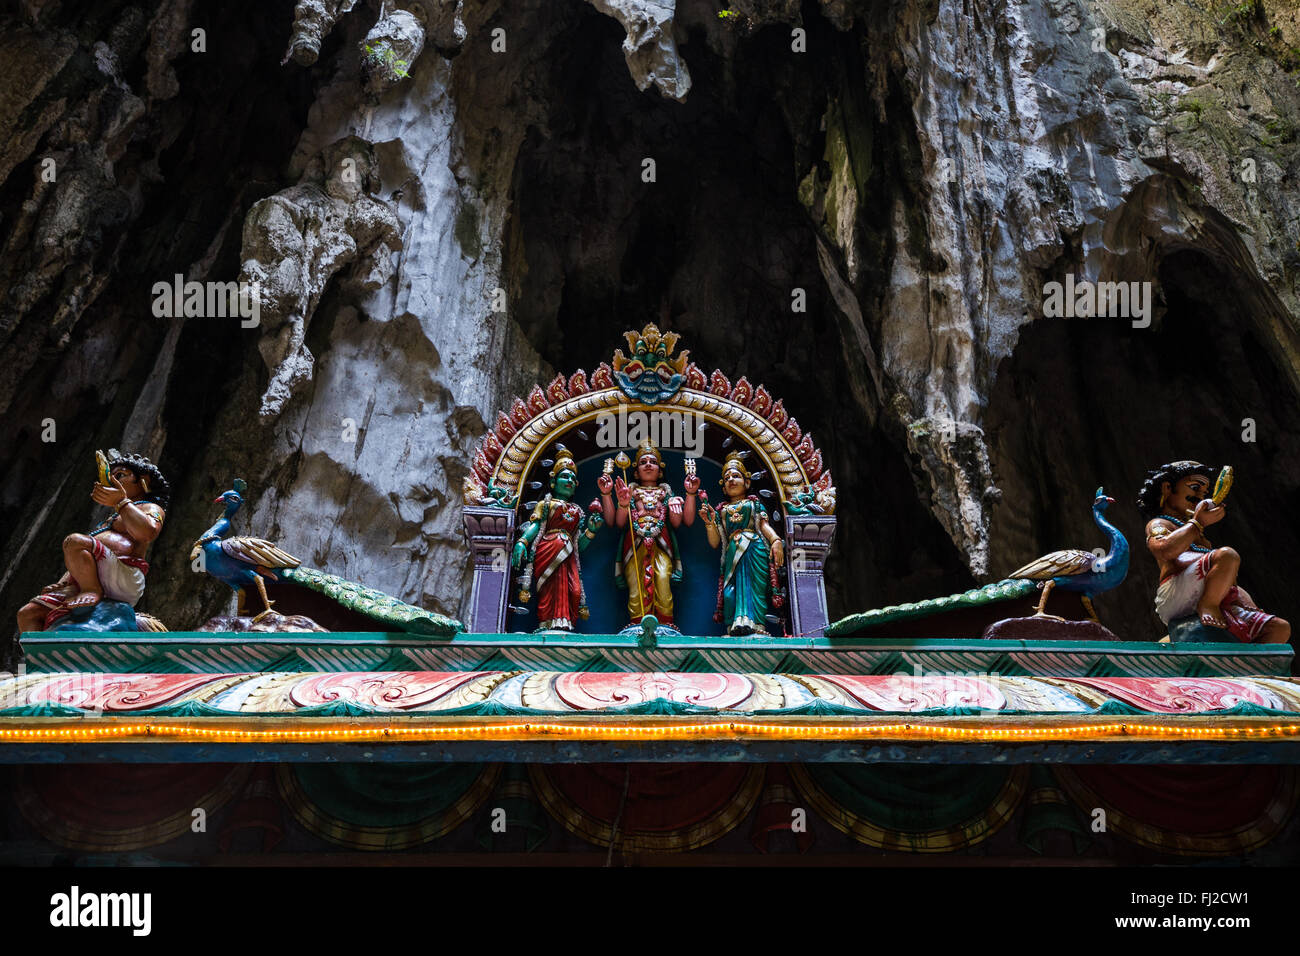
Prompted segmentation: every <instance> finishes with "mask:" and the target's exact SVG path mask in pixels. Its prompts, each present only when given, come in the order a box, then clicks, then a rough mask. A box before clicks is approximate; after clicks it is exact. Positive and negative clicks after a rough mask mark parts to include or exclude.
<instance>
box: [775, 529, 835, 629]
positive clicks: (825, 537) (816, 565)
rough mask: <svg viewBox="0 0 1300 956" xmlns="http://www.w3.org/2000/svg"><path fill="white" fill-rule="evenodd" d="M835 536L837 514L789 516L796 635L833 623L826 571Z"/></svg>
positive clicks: (788, 553)
mask: <svg viewBox="0 0 1300 956" xmlns="http://www.w3.org/2000/svg"><path fill="white" fill-rule="evenodd" d="M834 537H835V517H834V516H833V515H787V516H786V519H785V561H786V568H787V569H788V572H789V581H790V584H789V588H790V597H789V602H790V631H791V633H792V634H803V635H810V634H820V633H821V632H822V631H823V630H825V628H826V625H827V623H829V617H828V614H827V611H826V584H825V582H824V581H823V579H822V573H823V571H824V569H825V567H826V554H827V552H828V551H830V548H831V539H832V538H834Z"/></svg>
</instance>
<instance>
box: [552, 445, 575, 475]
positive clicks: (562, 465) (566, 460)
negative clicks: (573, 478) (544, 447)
mask: <svg viewBox="0 0 1300 956" xmlns="http://www.w3.org/2000/svg"><path fill="white" fill-rule="evenodd" d="M565 469H568V470H569V471H571V472H573V473H574V474H575V475H576V474H577V473H578V465H577V463H576V462H574V460H573V455H572V454H571V453H570V452H569V449H567V448H565V447H564V446H563V445H557V446H556V450H555V464H554V465H552V466H551V471H550V476H551V477H552V478H554V477H555V476H556V475H558V474H559V473H560V472H562V471H564V470H565Z"/></svg>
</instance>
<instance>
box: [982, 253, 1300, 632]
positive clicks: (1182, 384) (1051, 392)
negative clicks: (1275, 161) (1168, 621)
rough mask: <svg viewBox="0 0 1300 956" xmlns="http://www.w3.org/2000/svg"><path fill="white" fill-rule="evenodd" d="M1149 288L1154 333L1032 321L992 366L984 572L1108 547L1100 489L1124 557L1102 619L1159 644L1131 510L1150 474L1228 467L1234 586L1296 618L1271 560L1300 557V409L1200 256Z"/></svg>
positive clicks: (1103, 602) (1231, 279)
mask: <svg viewBox="0 0 1300 956" xmlns="http://www.w3.org/2000/svg"><path fill="white" fill-rule="evenodd" d="M1156 278H1157V279H1158V283H1159V288H1160V289H1161V290H1162V291H1163V294H1164V297H1165V302H1166V305H1167V312H1166V313H1165V315H1164V317H1163V319H1162V320H1161V321H1159V322H1157V323H1154V324H1153V325H1152V326H1151V327H1150V328H1148V329H1137V328H1133V327H1132V324H1131V322H1130V321H1129V320H1127V319H1040V320H1038V321H1036V322H1034V323H1032V324H1031V325H1029V326H1028V327H1026V328H1025V329H1024V330H1022V333H1021V336H1020V341H1019V342H1018V344H1017V346H1016V349H1015V352H1014V354H1013V355H1012V356H1011V357H1010V358H1008V359H1006V360H1004V361H1003V363H1002V365H1001V367H1000V368H999V372H998V378H997V384H996V386H995V388H994V391H993V395H992V397H991V400H990V403H989V412H988V419H987V421H988V429H987V433H988V435H989V451H990V458H991V460H992V462H993V468H994V476H995V478H996V480H997V482H998V485H999V487H1001V488H1002V490H1003V497H1002V501H1001V504H1000V505H999V506H998V508H997V509H996V510H995V512H994V517H993V528H992V538H993V553H994V561H993V569H992V570H993V571H994V573H999V574H1001V573H1006V572H1009V571H1011V570H1012V569H1014V568H1015V567H1017V566H1019V565H1020V564H1023V563H1024V562H1026V561H1028V560H1030V559H1032V558H1033V557H1036V556H1037V555H1039V554H1044V553H1046V552H1048V551H1051V550H1055V549H1057V548H1062V547H1073V548H1084V549H1086V550H1091V549H1092V548H1093V547H1095V546H1097V545H1099V544H1101V543H1103V541H1102V539H1101V538H1100V537H1099V535H1100V532H1099V531H1098V530H1097V529H1096V527H1095V526H1094V525H1093V523H1092V518H1091V511H1090V507H1091V502H1092V492H1093V490H1094V489H1095V488H1096V487H1097V486H1098V485H1101V486H1104V487H1105V489H1106V491H1107V493H1108V494H1110V495H1111V497H1113V498H1115V499H1116V504H1115V506H1114V507H1112V508H1111V509H1110V511H1109V513H1108V515H1107V517H1109V518H1110V519H1111V520H1112V521H1113V522H1114V523H1115V525H1116V526H1117V527H1118V528H1119V529H1120V530H1121V531H1122V532H1123V533H1124V534H1125V536H1126V537H1127V538H1128V540H1129V544H1130V546H1131V548H1132V549H1133V554H1132V564H1131V566H1130V569H1129V575H1128V578H1127V580H1126V581H1125V582H1124V583H1123V584H1121V585H1120V586H1119V587H1118V588H1117V589H1115V590H1114V591H1112V592H1110V593H1109V594H1106V595H1103V596H1102V597H1100V598H1099V599H1098V601H1097V606H1098V612H1099V614H1100V615H1101V617H1102V620H1103V623H1106V622H1107V621H1108V618H1109V623H1110V626H1111V627H1112V629H1113V630H1116V631H1120V630H1123V632H1124V633H1126V634H1127V635H1131V639H1144V638H1150V639H1155V638H1158V637H1160V636H1161V635H1162V634H1163V633H1164V630H1163V628H1162V626H1161V624H1160V622H1159V620H1158V619H1157V618H1156V617H1155V615H1154V613H1153V612H1152V601H1153V596H1154V594H1155V588H1156V584H1157V583H1158V581H1157V577H1158V576H1157V573H1156V566H1155V561H1154V560H1153V559H1152V557H1151V555H1150V554H1149V553H1148V552H1147V551H1146V548H1145V547H1144V540H1145V531H1144V527H1145V525H1144V521H1143V519H1142V518H1141V516H1140V515H1139V513H1138V511H1137V508H1136V505H1135V504H1134V499H1135V497H1136V494H1137V491H1138V488H1139V486H1140V485H1141V483H1142V481H1143V479H1144V477H1145V473H1146V471H1147V470H1148V469H1152V468H1155V467H1158V466H1159V465H1161V464H1163V463H1165V462H1169V461H1175V460H1180V459H1187V458H1191V459H1197V460H1200V461H1203V462H1205V463H1207V464H1210V465H1212V466H1214V467H1215V468H1218V467H1219V466H1222V465H1232V466H1233V468H1234V471H1235V473H1236V484H1235V486H1234V490H1233V492H1232V493H1231V495H1230V496H1229V498H1228V499H1227V501H1226V502H1225V504H1226V507H1227V509H1228V510H1227V515H1226V516H1225V518H1224V520H1223V521H1222V522H1221V523H1220V524H1219V525H1218V526H1217V527H1215V528H1213V529H1212V530H1211V532H1210V534H1209V537H1210V539H1211V540H1212V541H1213V542H1214V543H1215V544H1220V545H1230V546H1232V547H1234V548H1236V549H1237V551H1238V552H1240V554H1241V556H1242V570H1241V577H1240V581H1241V583H1242V585H1243V586H1244V587H1246V588H1247V589H1248V590H1249V591H1250V593H1251V595H1252V596H1253V597H1254V598H1255V600H1256V601H1257V602H1258V603H1259V604H1260V605H1261V606H1262V607H1264V608H1265V609H1266V610H1269V611H1272V612H1273V613H1276V614H1279V615H1281V616H1282V617H1286V618H1288V619H1290V620H1294V619H1295V615H1296V608H1295V606H1294V603H1295V598H1294V593H1295V592H1294V588H1293V586H1292V585H1291V584H1290V583H1289V582H1288V580H1287V575H1286V572H1285V571H1284V570H1283V569H1282V568H1280V567H1279V566H1278V560H1277V557H1276V556H1278V555H1283V554H1287V553H1291V552H1292V551H1293V550H1294V549H1295V548H1296V547H1297V546H1300V495H1298V492H1300V470H1298V468H1300V402H1298V401H1297V398H1296V395H1295V393H1294V390H1293V389H1292V387H1291V386H1290V384H1289V382H1288V381H1287V380H1286V378H1285V376H1284V375H1283V373H1282V371H1281V370H1280V369H1279V368H1278V366H1277V364H1276V361H1275V360H1274V359H1273V358H1272V356H1271V355H1270V354H1269V353H1268V352H1267V351H1266V349H1265V347H1264V345H1263V343H1262V342H1261V341H1260V340H1259V338H1258V337H1257V335H1256V334H1255V333H1254V332H1253V330H1252V325H1251V322H1250V321H1249V319H1248V318H1247V317H1244V316H1242V315H1241V314H1240V303H1241V302H1242V301H1245V300H1246V295H1245V292H1246V290H1245V289H1244V288H1243V283H1244V282H1246V281H1248V280H1245V279H1242V278H1240V277H1237V276H1234V275H1233V274H1232V273H1231V272H1229V271H1227V270H1225V269H1224V268H1223V267H1222V266H1221V265H1219V263H1217V262H1216V261H1215V260H1214V259H1212V258H1210V257H1209V256H1207V255H1205V254H1204V253H1201V252H1199V251H1196V250H1193V249H1185V250H1180V251H1176V252H1172V253H1170V254H1168V255H1166V256H1165V257H1164V258H1163V259H1162V260H1161V261H1160V264H1159V268H1158V272H1157V276H1156ZM1252 422H1253V436H1254V440H1253V441H1252V440H1247V438H1248V437H1249V436H1250V435H1251V434H1252V432H1251V428H1252V425H1251V423H1252ZM1026 502H1033V503H1034V505H1033V506H1032V507H1026V505H1025V503H1026Z"/></svg>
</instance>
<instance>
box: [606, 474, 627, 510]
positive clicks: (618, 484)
mask: <svg viewBox="0 0 1300 956" xmlns="http://www.w3.org/2000/svg"><path fill="white" fill-rule="evenodd" d="M602 477H603V476H602ZM614 496H615V497H616V498H618V503H619V504H620V505H623V506H624V507H627V505H628V504H629V503H630V502H631V501H632V489H631V488H629V487H628V486H627V482H626V481H624V480H623V479H622V478H615V479H614Z"/></svg>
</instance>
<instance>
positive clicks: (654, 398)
mask: <svg viewBox="0 0 1300 956" xmlns="http://www.w3.org/2000/svg"><path fill="white" fill-rule="evenodd" d="M626 336H627V339H628V343H629V345H631V346H632V347H633V350H634V353H635V354H634V357H633V358H632V359H627V358H625V357H624V356H623V352H622V350H621V349H620V350H618V351H616V352H615V354H614V364H613V366H612V367H611V366H610V365H609V364H608V363H605V362H601V363H600V366H599V367H598V368H597V369H596V371H595V372H593V373H592V375H591V380H590V383H589V382H588V380H587V373H586V372H585V371H584V370H582V369H579V370H578V371H577V372H575V373H574V374H573V375H572V376H571V377H569V378H568V379H565V377H564V376H563V375H556V376H555V378H554V379H553V380H552V381H551V383H550V384H549V385H548V386H546V388H545V389H543V388H542V387H541V386H540V385H535V386H533V390H532V391H531V392H530V393H529V394H528V397H527V398H526V399H523V398H516V399H515V400H514V402H513V403H512V404H511V406H510V411H509V414H507V413H505V412H500V413H498V415H497V420H496V424H495V426H494V427H493V428H492V429H491V430H490V431H489V432H488V434H487V436H486V437H485V438H484V439H483V441H482V442H481V443H480V444H479V446H478V448H477V449H476V450H475V453H474V459H473V465H472V467H471V469H470V474H469V475H468V476H467V477H466V479H465V484H464V497H465V503H466V504H471V505H497V506H501V507H510V506H511V505H512V504H513V502H514V501H517V500H518V495H519V491H520V487H521V485H522V482H523V481H524V479H525V477H526V476H527V475H528V473H529V472H530V471H531V470H532V468H533V465H534V463H535V462H536V460H537V458H538V456H539V455H540V454H541V453H542V450H543V449H544V448H546V447H547V446H549V444H550V443H551V442H552V441H554V440H555V438H556V436H558V435H559V434H560V433H562V432H563V431H565V430H566V429H568V428H570V427H572V426H575V425H579V424H582V423H584V422H588V421H592V420H595V419H596V418H598V417H599V416H601V415H603V414H609V413H612V412H617V411H618V409H619V408H620V407H621V408H624V409H626V410H627V411H629V412H631V411H638V412H647V413H654V412H676V413H681V414H692V415H698V416H700V417H702V418H703V419H704V420H705V421H707V422H709V423H711V424H714V425H718V426H721V427H724V428H727V429H730V430H731V431H733V432H735V433H736V434H738V435H740V436H742V437H743V438H744V439H746V440H747V441H748V442H749V443H750V444H751V445H752V446H753V448H754V450H755V451H756V452H757V454H758V456H759V457H760V458H761V459H762V461H763V464H764V466H765V467H766V468H767V469H768V471H769V473H770V474H771V476H772V480H773V482H774V484H775V485H776V486H777V489H778V491H779V493H780V496H781V502H782V504H783V505H785V506H786V507H787V508H789V507H790V506H791V505H794V506H795V507H798V508H803V509H805V510H813V511H816V512H818V513H821V514H832V513H833V512H834V510H835V487H834V485H833V483H832V480H831V474H830V472H829V471H828V470H826V468H825V467H824V465H823V463H822V453H821V450H820V449H818V448H817V446H816V445H815V444H813V440H812V435H811V434H809V433H805V432H804V431H803V430H802V429H801V428H800V427H799V423H798V421H796V420H795V419H794V417H793V416H791V415H790V414H789V413H788V412H787V411H786V410H785V404H784V402H783V401H782V400H780V399H777V400H775V401H773V399H772V395H771V394H770V393H769V392H768V390H767V389H766V388H764V387H763V386H762V385H759V386H758V387H757V388H755V387H754V386H753V385H751V384H750V382H749V380H748V379H747V378H745V377H744V376H741V378H740V379H739V380H738V381H736V383H735V384H734V385H733V384H732V383H731V382H730V381H729V380H728V379H727V376H726V375H724V374H723V373H722V372H721V371H719V370H717V369H715V370H714V371H713V373H712V374H711V375H709V376H708V377H707V378H706V377H705V374H704V372H703V371H702V370H701V369H700V368H699V367H698V366H697V365H695V363H693V362H692V363H690V365H689V366H688V365H686V358H687V356H688V354H689V353H687V352H685V351H683V352H682V354H681V355H680V356H678V357H677V358H676V359H672V358H671V357H670V356H671V352H672V350H673V347H674V346H675V344H676V341H677V337H676V335H674V334H673V333H664V334H663V335H662V336H661V334H660V332H659V330H658V329H657V328H656V327H655V326H653V325H647V326H646V327H645V328H644V329H642V330H641V332H640V333H635V332H628V333H626ZM647 342H648V343H650V344H651V347H650V350H649V351H650V354H648V355H647V354H646V343H647ZM657 343H662V345H661V348H660V351H659V353H658V356H657V357H658V362H659V365H658V366H657V367H658V368H660V369H664V370H666V371H665V372H662V373H660V378H653V377H652V378H650V382H651V387H652V388H656V389H657V390H655V391H652V392H651V393H650V394H648V395H647V394H645V392H644V386H643V387H642V389H643V390H642V391H638V390H637V386H636V385H635V384H634V382H635V379H634V378H631V377H630V376H629V371H630V374H631V375H633V376H635V375H641V374H642V373H644V374H645V375H648V376H654V375H655V374H656V368H654V367H651V366H650V362H653V361H655V358H656V356H655V354H654V352H653V347H654V345H655V344H657ZM662 346H666V348H663V347H662ZM625 370H629V371H625ZM616 376H617V380H616ZM664 377H668V378H670V380H671V384H670V385H669V386H667V387H663V388H657V386H658V385H659V383H660V382H661V380H662V379H663V378H664ZM647 398H648V399H649V400H648V401H647V400H646V399H647ZM810 506H811V507H810Z"/></svg>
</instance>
